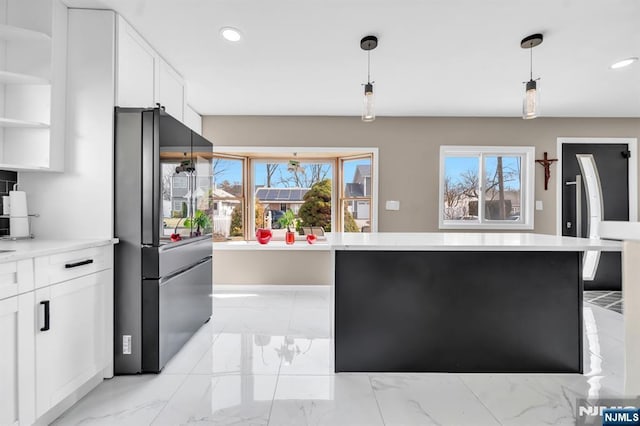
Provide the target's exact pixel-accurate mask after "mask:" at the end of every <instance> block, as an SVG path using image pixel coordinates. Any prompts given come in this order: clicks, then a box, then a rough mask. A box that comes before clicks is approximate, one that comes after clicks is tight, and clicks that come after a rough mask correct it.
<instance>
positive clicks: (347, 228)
mask: <svg viewBox="0 0 640 426" xmlns="http://www.w3.org/2000/svg"><path fill="white" fill-rule="evenodd" d="M372 160H373V158H372V156H371V155H366V156H361V157H353V158H344V159H341V160H340V163H341V164H340V166H341V170H342V173H341V175H342V180H343V181H344V183H343V184H342V185H341V188H340V189H341V197H340V206H341V209H342V211H341V214H340V217H341V218H342V232H371V215H372V202H371V200H372V191H371V189H372V188H371V169H372V167H371V166H372V162H373V161H372Z"/></svg>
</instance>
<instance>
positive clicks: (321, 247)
mask: <svg viewBox="0 0 640 426" xmlns="http://www.w3.org/2000/svg"><path fill="white" fill-rule="evenodd" d="M219 250H223V251H227V250H229V251H231V250H256V251H257V250H307V251H309V250H310V251H329V250H331V245H330V244H329V243H328V242H327V241H326V240H323V241H316V242H315V243H314V244H309V243H307V241H306V240H296V242H295V243H294V244H286V243H285V242H284V241H269V242H268V243H267V244H260V243H258V242H257V241H225V242H218V243H213V251H219Z"/></svg>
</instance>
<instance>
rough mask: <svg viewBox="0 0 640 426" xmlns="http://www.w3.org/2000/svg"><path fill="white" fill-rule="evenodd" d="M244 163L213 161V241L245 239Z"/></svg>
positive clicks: (227, 160)
mask: <svg viewBox="0 0 640 426" xmlns="http://www.w3.org/2000/svg"><path fill="white" fill-rule="evenodd" d="M243 166H244V162H243V161H242V160H239V159H233V158H214V160H213V181H214V184H215V185H214V191H213V239H214V240H216V241H224V240H228V239H243V238H244V226H243V224H244V220H243V215H244V213H243V211H242V196H243V183H244V182H243V174H244V173H243V170H242V168H243Z"/></svg>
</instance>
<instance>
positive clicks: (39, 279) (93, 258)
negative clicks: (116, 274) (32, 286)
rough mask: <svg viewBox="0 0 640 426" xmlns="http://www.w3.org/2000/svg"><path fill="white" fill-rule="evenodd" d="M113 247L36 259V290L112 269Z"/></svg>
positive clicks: (94, 248)
mask: <svg viewBox="0 0 640 426" xmlns="http://www.w3.org/2000/svg"><path fill="white" fill-rule="evenodd" d="M112 264H113V246H111V245H108V246H102V247H92V248H89V249H86V250H76V251H68V252H65V253H60V254H54V255H51V256H43V257H37V258H36V259H35V283H36V288H41V287H44V286H47V285H50V284H55V283H59V282H62V281H67V280H71V279H74V278H77V277H82V276H84V275H88V274H92V273H94V272H98V271H102V270H105V269H109V268H111V266H112Z"/></svg>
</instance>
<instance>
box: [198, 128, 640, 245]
mask: <svg viewBox="0 0 640 426" xmlns="http://www.w3.org/2000/svg"><path fill="white" fill-rule="evenodd" d="M203 134H204V136H205V137H206V138H208V139H209V140H212V141H213V142H214V144H215V145H229V146H296V147H297V146H311V147H315V146H318V147H378V148H379V149H380V156H379V174H380V175H379V200H378V215H379V216H378V218H379V222H378V223H379V225H378V230H379V231H381V232H394V231H395V232H403V231H423V232H433V231H437V230H438V169H439V158H438V157H439V149H440V145H532V146H535V147H536V158H541V157H542V153H543V152H544V151H547V152H548V153H549V155H550V157H551V158H555V157H556V139H557V138H558V137H631V138H640V119H638V118H620V119H617V118H616V119H609V118H599V119H592V118H575V119H574V118H538V119H535V120H522V119H520V118H430V117H415V118H413V117H402V118H401V117H397V118H395V117H389V118H386V117H380V118H377V119H376V121H375V122H373V123H363V122H361V121H360V119H359V117H265V116H205V117H204V118H203ZM636 161H638V159H636ZM558 169H559V168H558V167H557V166H555V165H554V166H552V174H551V181H550V182H549V190H548V191H545V190H544V171H543V168H542V166H539V165H536V195H535V199H536V200H542V201H543V203H544V210H543V211H536V215H535V230H534V232H537V233H543V234H555V230H556V224H555V208H556V198H555V197H556V194H555V193H556V191H555V184H556V179H557V178H558ZM385 200H400V211H386V210H385V209H384V201H385Z"/></svg>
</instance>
